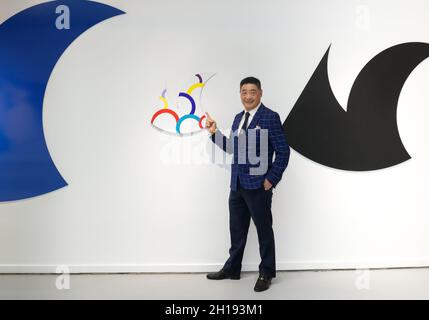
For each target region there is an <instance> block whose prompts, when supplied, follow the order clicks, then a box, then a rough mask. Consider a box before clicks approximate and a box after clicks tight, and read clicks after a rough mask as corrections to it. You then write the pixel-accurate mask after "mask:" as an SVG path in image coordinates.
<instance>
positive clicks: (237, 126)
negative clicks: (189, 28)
mask: <svg viewBox="0 0 429 320" xmlns="http://www.w3.org/2000/svg"><path fill="white" fill-rule="evenodd" d="M240 96H241V102H242V104H243V106H244V110H243V111H242V112H240V113H239V114H237V115H236V116H235V119H234V122H233V124H232V134H231V135H230V137H226V136H225V135H223V134H222V133H221V132H220V131H219V130H218V129H217V126H216V122H215V121H214V120H213V119H212V118H211V117H210V115H209V114H207V120H206V128H207V129H208V130H209V131H210V133H211V140H212V141H213V142H214V143H215V144H216V145H217V146H218V147H220V148H221V149H222V150H223V151H225V152H227V153H229V154H233V163H232V165H231V183H230V188H231V191H230V195H229V212H230V235H231V248H230V250H229V259H228V260H227V262H226V263H225V264H224V266H223V268H222V269H221V270H220V271H219V272H215V273H209V274H208V275H207V278H208V279H211V280H222V279H236V280H238V279H240V272H241V262H242V259H243V254H244V248H245V246H246V240H247V233H248V230H249V225H250V220H251V219H252V220H253V222H254V223H255V226H256V230H257V233H258V240H259V252H260V255H261V263H260V265H259V277H258V280H257V281H256V284H255V288H254V290H255V291H257V292H259V291H264V290H267V289H268V288H269V287H270V284H271V279H272V278H274V277H275V276H276V267H275V245H274V232H273V228H272V221H273V219H272V213H271V200H272V195H273V188H275V187H276V186H277V184H278V183H279V182H280V180H281V178H282V175H283V172H284V171H285V169H286V167H287V165H288V162H289V155H290V148H289V145H288V143H287V140H286V135H285V132H284V129H283V126H282V123H281V121H280V117H279V115H278V113H276V112H274V111H272V110H271V109H269V108H267V107H265V106H264V105H263V104H262V103H261V98H262V88H261V82H260V81H259V80H258V79H256V78H254V77H249V78H246V79H243V80H242V81H241V83H240ZM264 138H265V139H264ZM274 154H275V159H274V162H273V156H274ZM255 160H257V161H258V163H257V161H255Z"/></svg>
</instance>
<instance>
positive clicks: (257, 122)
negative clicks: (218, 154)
mask: <svg viewBox="0 0 429 320" xmlns="http://www.w3.org/2000/svg"><path fill="white" fill-rule="evenodd" d="M243 115H244V110H243V111H242V112H240V113H238V114H237V115H236V116H235V118H234V122H233V124H232V132H231V135H230V136H229V137H226V136H225V135H223V134H222V133H221V132H220V130H217V131H216V133H214V134H212V135H211V140H212V141H213V142H214V143H215V144H216V145H217V146H218V147H219V148H221V149H222V150H223V151H225V152H227V153H229V154H234V156H233V163H232V164H231V183H230V187H231V189H232V190H234V191H236V190H237V180H238V179H240V185H241V186H242V188H244V189H259V188H262V187H263V184H264V180H265V179H268V180H269V181H270V182H271V183H272V185H273V187H276V186H277V184H278V183H279V181H280V180H281V178H282V175H283V172H284V171H285V169H286V167H287V165H288V162H289V156H290V148H289V145H288V143H287V139H286V134H285V131H284V129H283V126H282V123H281V121H280V116H279V114H278V113H277V112H274V111H273V110H271V109H269V108H267V107H265V106H264V105H263V104H261V106H260V107H259V109H258V111H257V112H256V113H255V115H254V117H253V118H252V121H251V122H250V124H249V125H248V127H247V131H246V132H245V135H246V138H247V137H248V136H249V135H248V134H249V130H250V129H256V131H255V133H256V143H254V144H251V146H249V145H248V143H249V141H248V140H249V139H246V141H247V144H246V146H247V147H246V148H245V149H244V148H239V143H238V139H239V137H238V135H239V134H238V133H239V132H238V129H239V128H238V126H239V124H240V120H241V118H242V117H243ZM258 129H266V130H267V131H268V154H267V155H266V156H267V159H264V161H267V164H268V166H267V167H266V169H267V170H266V171H265V172H264V173H262V174H258V175H255V174H251V172H250V169H251V168H252V167H258V166H260V164H256V165H255V164H251V163H250V161H249V159H248V153H249V151H252V154H255V150H254V148H256V155H259V156H261V154H260V142H261V141H260V131H259V130H258ZM243 134H244V133H243ZM250 140H252V139H250ZM240 152H245V153H246V154H245V155H244V157H245V158H244V159H245V161H238V160H239V153H240ZM274 153H275V159H274V162H273V155H274ZM241 159H243V154H241ZM243 162H244V163H243Z"/></svg>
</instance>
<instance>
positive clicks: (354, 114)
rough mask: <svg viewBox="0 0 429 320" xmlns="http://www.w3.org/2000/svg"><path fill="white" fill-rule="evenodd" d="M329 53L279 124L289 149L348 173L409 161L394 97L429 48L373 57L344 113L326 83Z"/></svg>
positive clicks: (405, 47) (407, 47) (413, 46)
mask: <svg viewBox="0 0 429 320" xmlns="http://www.w3.org/2000/svg"><path fill="white" fill-rule="evenodd" d="M329 50H330V48H328V50H327V52H326V53H325V56H324V57H323V59H322V60H321V62H320V63H319V65H318V67H317V69H316V70H315V72H314V74H313V75H312V77H311V79H310V81H309V82H308V84H307V85H306V87H305V88H304V91H303V92H302V93H301V96H300V97H299V98H298V101H297V102H296V104H295V106H294V107H293V109H292V111H291V112H290V114H289V116H288V117H287V119H286V120H285V122H284V124H283V126H284V128H285V131H286V134H287V137H288V141H289V144H290V145H291V147H292V148H294V149H295V150H296V151H297V152H299V153H300V154H302V155H303V156H305V157H307V158H309V159H311V160H313V161H316V162H318V163H320V164H322V165H325V166H329V167H332V168H336V169H342V170H350V171H370V170H377V169H382V168H387V167H391V166H394V165H397V164H399V163H402V162H404V161H407V160H409V159H410V158H411V157H410V155H409V154H408V152H407V150H406V149H405V147H404V145H403V144H402V141H401V137H400V135H399V132H398V125H397V121H396V111H397V105H398V99H399V95H400V93H401V90H402V87H403V85H404V83H405V81H406V80H407V78H408V76H409V75H410V74H411V72H412V71H413V70H414V69H415V68H416V67H417V66H418V65H419V64H420V63H421V62H422V61H423V60H425V59H426V58H427V57H429V44H427V43H419V42H413V43H404V44H400V45H396V46H394V47H391V48H389V49H386V50H385V51H383V52H381V53H380V54H378V55H377V56H375V57H374V58H373V59H372V60H371V61H370V62H369V63H368V64H367V65H366V66H365V67H364V68H363V69H362V71H361V72H360V73H359V75H358V77H357V78H356V80H355V82H354V84H353V87H352V89H351V93H350V96H349V99H348V104H347V111H344V109H343V108H342V107H341V105H340V104H339V103H338V101H337V99H336V98H335V96H334V94H333V92H332V89H331V86H330V83H329V77H328V56H329Z"/></svg>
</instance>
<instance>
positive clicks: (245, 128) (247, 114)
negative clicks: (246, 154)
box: [241, 112, 250, 131]
mask: <svg viewBox="0 0 429 320" xmlns="http://www.w3.org/2000/svg"><path fill="white" fill-rule="evenodd" d="M249 117H250V113H249V112H246V118H245V119H244V123H243V126H242V127H241V130H244V131H246V130H247V122H248V121H249Z"/></svg>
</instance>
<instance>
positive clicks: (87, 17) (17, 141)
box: [0, 0, 124, 202]
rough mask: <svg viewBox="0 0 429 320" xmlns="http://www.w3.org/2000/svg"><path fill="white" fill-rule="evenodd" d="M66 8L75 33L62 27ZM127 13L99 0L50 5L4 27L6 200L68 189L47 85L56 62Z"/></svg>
mask: <svg viewBox="0 0 429 320" xmlns="http://www.w3.org/2000/svg"><path fill="white" fill-rule="evenodd" d="M60 5H65V6H67V7H68V8H69V9H70V21H71V24H70V29H64V30H59V29H57V27H56V20H57V18H58V17H59V14H57V13H56V8H57V7H58V6H60ZM121 14H124V12H123V11H120V10H118V9H116V8H113V7H110V6H108V5H104V4H100V3H97V2H93V1H84V0H68V1H50V2H46V3H42V4H39V5H36V6H33V7H31V8H28V9H26V10H24V11H22V12H19V13H18V14H16V15H14V16H13V17H11V18H9V19H8V20H7V21H5V22H4V23H2V24H1V25H0V202H3V201H14V200H22V199H27V198H31V197H35V196H38V195H43V194H46V193H49V192H52V191H54V190H58V189H60V188H63V187H65V186H67V182H66V181H65V180H64V179H63V177H62V176H61V174H60V173H59V172H58V170H57V168H56V166H55V164H54V162H53V160H52V158H51V156H50V154H49V150H48V147H47V145H46V141H45V136H44V132H43V123H42V112H43V99H44V95H45V90H46V86H47V83H48V81H49V77H50V75H51V73H52V71H53V69H54V67H55V65H56V63H57V62H58V60H59V59H60V57H61V56H62V54H63V53H64V51H65V50H66V49H67V48H68V47H69V46H70V44H71V43H72V42H73V41H74V40H75V39H76V38H78V37H79V36H80V35H81V34H82V33H84V32H85V31H86V30H88V29H89V28H91V27H93V26H94V25H96V24H98V23H100V22H102V21H104V20H106V19H109V18H112V17H114V16H118V15H121Z"/></svg>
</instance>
